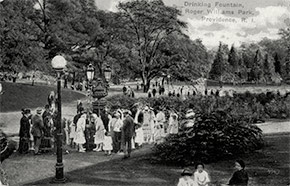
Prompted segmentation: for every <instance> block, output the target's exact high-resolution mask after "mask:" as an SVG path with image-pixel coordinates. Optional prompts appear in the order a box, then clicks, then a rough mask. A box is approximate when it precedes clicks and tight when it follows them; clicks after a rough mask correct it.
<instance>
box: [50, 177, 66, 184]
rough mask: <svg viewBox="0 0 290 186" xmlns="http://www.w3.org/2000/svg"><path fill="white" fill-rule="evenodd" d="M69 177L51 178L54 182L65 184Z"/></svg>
mask: <svg viewBox="0 0 290 186" xmlns="http://www.w3.org/2000/svg"><path fill="white" fill-rule="evenodd" d="M66 181H67V179H66V178H61V179H57V178H53V179H52V180H51V183H52V184H64V183H66Z"/></svg>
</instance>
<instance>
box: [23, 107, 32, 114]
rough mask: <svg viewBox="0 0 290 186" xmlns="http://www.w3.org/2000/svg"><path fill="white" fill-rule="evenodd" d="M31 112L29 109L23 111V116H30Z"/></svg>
mask: <svg viewBox="0 0 290 186" xmlns="http://www.w3.org/2000/svg"><path fill="white" fill-rule="evenodd" d="M30 113H31V110H30V109H28V108H25V109H22V114H30Z"/></svg>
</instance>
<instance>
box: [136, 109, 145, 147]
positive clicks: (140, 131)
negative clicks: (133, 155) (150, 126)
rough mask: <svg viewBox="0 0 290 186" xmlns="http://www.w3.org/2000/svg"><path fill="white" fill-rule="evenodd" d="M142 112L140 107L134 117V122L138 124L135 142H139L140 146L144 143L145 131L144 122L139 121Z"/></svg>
mask: <svg viewBox="0 0 290 186" xmlns="http://www.w3.org/2000/svg"><path fill="white" fill-rule="evenodd" d="M140 113H141V110H140V109H139V108H138V110H137V113H136V115H135V118H134V122H135V124H136V137H135V143H137V144H138V147H140V146H141V145H142V144H143V143H144V131H143V127H142V123H141V122H139V121H138V118H139V115H140Z"/></svg>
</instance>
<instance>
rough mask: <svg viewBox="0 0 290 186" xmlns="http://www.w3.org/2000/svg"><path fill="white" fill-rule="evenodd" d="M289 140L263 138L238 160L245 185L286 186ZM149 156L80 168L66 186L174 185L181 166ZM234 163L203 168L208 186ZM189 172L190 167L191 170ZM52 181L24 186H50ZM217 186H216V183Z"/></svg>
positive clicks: (283, 136)
mask: <svg viewBox="0 0 290 186" xmlns="http://www.w3.org/2000/svg"><path fill="white" fill-rule="evenodd" d="M289 140H290V135H289V133H288V134H277V135H274V136H271V135H267V136H265V141H266V146H265V148H263V149H262V150H259V151H256V152H253V153H251V154H247V155H241V157H240V158H242V159H244V160H245V162H246V165H247V166H246V170H247V172H248V174H249V177H250V182H249V186H266V185H275V186H280V185H281V186H282V185H283V186H285V185H287V184H289V168H290V167H289V163H290V160H289V157H290V156H289V150H290V147H289ZM149 159H150V153H149V152H148V151H143V152H142V151H141V152H137V153H136V154H134V156H133V157H132V158H131V159H127V160H122V159H119V158H118V159H114V160H111V161H108V162H103V163H99V164H96V165H93V166H89V167H86V168H83V169H78V170H75V171H71V172H68V173H66V177H67V178H68V182H67V183H66V185H103V186H113V185H120V186H121V185H134V186H135V185H136V186H137V185H138V186H147V185H148V186H149V185H150V186H151V185H154V186H155V185H156V186H159V185H160V186H161V185H162V186H174V185H177V182H178V178H179V177H180V171H181V169H182V167H178V166H166V165H160V164H151V163H150V161H149ZM233 165H234V160H232V159H231V160H227V161H219V162H216V163H211V164H208V165H206V170H207V171H208V172H209V175H210V177H211V180H212V184H211V185H212V186H214V185H217V184H218V183H226V182H227V180H228V179H229V178H230V176H231V174H232V172H233V171H234V169H233ZM192 169H193V168H192ZM51 180H52V178H48V179H44V180H40V181H36V182H33V183H29V184H25V185H51V184H50V181H51ZM218 185H219V184H218Z"/></svg>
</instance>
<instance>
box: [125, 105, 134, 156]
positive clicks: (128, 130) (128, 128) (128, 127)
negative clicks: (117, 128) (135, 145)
mask: <svg viewBox="0 0 290 186" xmlns="http://www.w3.org/2000/svg"><path fill="white" fill-rule="evenodd" d="M123 114H124V121H123V127H122V149H123V151H124V153H125V157H124V158H129V157H130V155H131V150H132V137H133V134H134V131H135V124H134V119H133V118H132V116H131V115H132V113H131V111H129V110H126V111H124V113H123Z"/></svg>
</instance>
